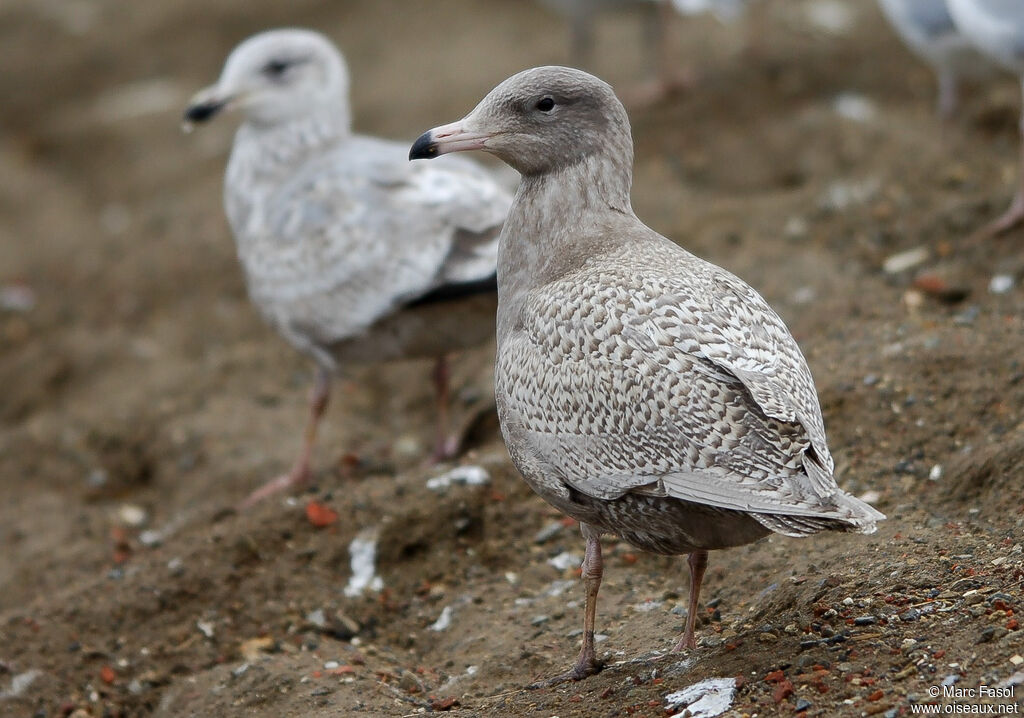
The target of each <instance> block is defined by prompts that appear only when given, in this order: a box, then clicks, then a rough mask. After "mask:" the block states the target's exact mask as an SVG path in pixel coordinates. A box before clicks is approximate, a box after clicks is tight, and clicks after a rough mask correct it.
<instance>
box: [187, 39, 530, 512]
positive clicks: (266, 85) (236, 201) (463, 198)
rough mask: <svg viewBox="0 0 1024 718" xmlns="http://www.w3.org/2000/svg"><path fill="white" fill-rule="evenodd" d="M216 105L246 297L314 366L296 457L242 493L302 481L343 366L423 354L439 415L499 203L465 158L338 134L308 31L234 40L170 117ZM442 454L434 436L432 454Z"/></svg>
mask: <svg viewBox="0 0 1024 718" xmlns="http://www.w3.org/2000/svg"><path fill="white" fill-rule="evenodd" d="M226 109H237V110H238V111H240V112H241V114H242V116H243V121H242V124H241V126H240V127H239V129H238V131H237V133H236V135H235V141H234V146H233V149H232V151H231V158H230V160H229V162H228V167H227V174H226V178H225V187H224V205H225V209H226V211H227V216H228V220H229V223H230V225H231V229H232V231H233V233H234V236H235V242H236V245H237V249H238V257H239V260H240V262H241V265H242V269H243V271H244V274H245V280H246V285H247V288H248V291H249V296H250V298H251V299H252V301H253V303H254V304H255V305H256V307H257V308H258V309H259V311H260V313H261V314H262V315H263V317H264V318H265V319H266V320H267V322H269V323H270V324H271V325H272V326H273V327H274V328H275V329H276V330H277V331H278V332H279V333H280V334H281V335H282V336H283V337H284V338H285V339H287V340H288V341H289V342H290V343H291V344H292V346H294V347H295V348H296V349H298V350H299V351H301V352H303V353H305V354H307V355H308V356H310V357H311V358H312V359H313V360H314V361H315V362H316V366H317V379H316V385H315V388H314V390H313V392H312V396H311V401H310V413H309V420H308V423H307V429H306V433H305V437H304V441H303V446H302V451H301V453H300V455H299V457H298V459H297V461H296V462H295V465H294V467H293V468H292V470H291V471H290V472H289V473H288V474H287V475H285V476H283V477H281V478H280V479H278V480H277V481H275V482H272V483H271V484H268V485H267V486H266V487H264V489H261V490H260V491H257V492H256V493H255V494H253V495H252V496H251V497H250V499H249V502H251V501H254V500H257V499H259V498H262V497H263V496H265V495H267V494H268V493H272V492H273V491H276V490H279V489H281V488H285V487H289V486H293V485H296V484H301V483H303V482H305V481H306V480H307V479H308V477H309V473H310V452H311V449H312V445H313V441H314V438H315V433H316V426H317V423H318V420H319V418H320V416H321V414H322V412H323V410H324V408H325V406H326V403H327V399H328V395H329V385H330V378H331V376H332V374H333V373H334V372H335V371H336V370H337V369H338V368H339V367H340V366H342V365H344V364H346V363H349V362H363V363H366V362H380V361H387V360H390V359H398V358H410V357H436V358H439V359H440V360H441V363H440V364H439V369H438V371H437V372H436V374H435V378H436V380H437V384H438V389H439V406H440V408H441V411H442V413H443V412H444V411H446V409H445V407H446V401H447V397H446V391H447V381H446V374H445V369H444V364H443V357H444V356H445V354H446V353H448V352H451V351H453V350H457V349H461V348H465V347H468V346H473V345H475V344H478V343H481V342H483V341H485V340H486V339H487V338H488V337H490V336H493V331H494V326H493V325H494V310H495V306H496V294H495V263H496V256H497V237H498V234H499V232H500V229H501V225H502V222H503V221H504V219H505V214H506V212H507V210H508V207H509V204H510V202H511V196H510V194H509V192H508V191H507V190H506V189H504V188H503V187H502V186H501V184H499V182H498V181H496V179H495V178H494V177H492V176H491V175H490V174H489V173H488V172H487V171H485V170H484V169H483V168H481V167H479V166H478V165H476V164H474V163H472V162H467V161H460V162H454V163H448V164H445V165H443V166H437V167H425V166H412V165H410V164H409V163H408V162H407V161H406V158H405V156H406V149H405V148H406V146H405V145H403V144H400V143H397V142H390V141H386V140H381V139H377V138H373V137H366V136H361V135H357V134H354V133H353V132H352V129H351V120H350V110H349V98H348V71H347V69H346V66H345V62H344V60H343V58H342V56H341V53H340V52H339V51H338V50H337V48H336V47H335V46H334V45H333V44H332V43H331V42H330V41H329V40H328V39H327V38H325V37H324V36H322V35H320V34H318V33H315V32H312V31H309V30H300V29H280V30H271V31H268V32H264V33H261V34H259V35H255V36H253V37H251V38H249V39H247V40H246V41H245V42H243V43H242V44H241V45H239V46H238V47H237V48H235V50H234V51H232V53H231V54H230V56H229V57H228V59H227V62H226V63H225V65H224V69H223V71H222V73H221V76H220V78H219V79H218V81H217V82H216V84H214V85H212V86H210V87H208V88H206V89H204V90H202V91H200V92H199V93H198V94H197V95H196V96H195V97H194V98H193V99H192V101H191V103H190V104H189V107H188V108H187V110H186V111H185V120H186V122H189V123H195V122H202V121H206V120H209V119H210V118H212V117H214V116H216V115H218V114H220V113H221V112H222V111H224V110H226ZM456 159H462V158H456ZM445 423H446V422H445V421H444V420H443V416H442V417H441V420H440V421H439V422H438V424H439V428H440V430H441V431H444V424H445ZM452 448H453V447H452V446H451V442H450V440H449V437H445V436H444V435H443V434H440V435H439V445H438V452H439V453H441V454H444V453H450V451H451V449H452Z"/></svg>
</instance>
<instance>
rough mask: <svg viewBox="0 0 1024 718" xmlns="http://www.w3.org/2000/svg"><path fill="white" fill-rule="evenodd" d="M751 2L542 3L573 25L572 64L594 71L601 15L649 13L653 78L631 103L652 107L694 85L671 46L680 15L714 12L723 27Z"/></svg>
mask: <svg viewBox="0 0 1024 718" xmlns="http://www.w3.org/2000/svg"><path fill="white" fill-rule="evenodd" d="M747 2H748V0H541V4H543V5H545V6H547V7H548V8H550V9H551V10H554V11H555V12H557V13H559V14H561V15H563V16H564V17H565V18H566V20H567V21H568V23H569V33H570V34H569V37H570V51H569V56H570V59H571V61H572V62H573V63H574V64H575V65H577V66H579V67H589V66H590V65H591V64H592V60H593V53H594V51H595V50H594V34H595V33H594V25H595V20H596V16H597V15H598V13H601V12H605V11H625V10H637V11H639V12H643V13H644V23H643V37H642V38H641V40H640V41H641V43H642V44H643V51H644V56H645V58H646V63H647V73H648V79H647V80H646V81H645V82H644V83H643V84H642V85H640V86H638V87H635V88H633V89H632V91H631V93H630V94H631V104H634V105H641V106H642V105H648V104H651V103H653V102H656V101H658V100H661V99H663V98H664V97H666V96H667V95H669V94H671V93H673V92H675V91H677V90H679V89H680V88H683V87H685V86H687V85H689V84H691V79H690V75H691V74H692V73H690V72H689V71H686V70H682V71H680V70H679V69H678V68H677V67H676V63H678V62H679V59H678V58H677V57H675V48H674V47H673V45H674V43H673V42H672V34H673V33H672V31H671V28H672V24H673V21H674V19H675V18H674V15H675V14H677V13H678V14H681V15H687V16H688V15H698V14H701V13H706V12H707V13H711V14H713V15H714V16H715V17H716V18H718V19H719V20H720V21H722V22H731V21H733V20H735V19H736V18H738V17H739V16H740V15H741V14H742V12H743V9H744V7H745V6H746V4H747Z"/></svg>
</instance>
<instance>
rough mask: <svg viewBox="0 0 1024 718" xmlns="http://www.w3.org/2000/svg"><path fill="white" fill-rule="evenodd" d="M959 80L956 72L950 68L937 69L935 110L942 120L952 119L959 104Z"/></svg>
mask: <svg viewBox="0 0 1024 718" xmlns="http://www.w3.org/2000/svg"><path fill="white" fill-rule="evenodd" d="M959 89H960V88H959V82H958V80H957V77H956V74H955V73H954V72H952V71H951V70H948V69H945V70H941V71H939V99H938V106H937V111H938V115H939V118H940V119H942V120H944V121H947V122H948V121H949V120H952V119H953V113H955V112H956V108H957V105H958V104H959V94H960V93H959Z"/></svg>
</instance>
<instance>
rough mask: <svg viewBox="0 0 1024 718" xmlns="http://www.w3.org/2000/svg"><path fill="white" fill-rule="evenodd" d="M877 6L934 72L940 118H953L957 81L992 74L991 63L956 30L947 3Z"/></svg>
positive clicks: (900, 0) (926, 0)
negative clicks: (936, 80) (936, 82)
mask: <svg viewBox="0 0 1024 718" xmlns="http://www.w3.org/2000/svg"><path fill="white" fill-rule="evenodd" d="M878 4H879V6H880V7H881V9H882V13H883V14H884V15H885V17H886V18H887V19H888V20H889V22H890V24H891V25H892V26H893V28H894V29H895V30H896V32H897V33H898V34H899V36H900V37H901V38H902V39H903V42H904V43H905V44H906V45H907V47H909V48H910V49H911V50H913V51H914V53H916V54H917V55H918V56H919V57H920V58H921V59H923V60H924V61H925V62H927V63H928V64H929V65H931V66H932V68H933V69H934V70H935V75H936V78H937V79H938V84H939V92H938V103H937V105H938V111H939V115H941V116H942V117H944V118H948V117H950V116H952V114H953V112H954V110H955V109H956V106H957V99H958V97H957V96H958V91H959V84H960V80H961V79H964V78H967V79H970V78H978V77H981V76H983V75H985V74H987V73H989V72H991V68H992V63H991V62H990V61H989V60H987V59H986V58H985V57H984V56H983V55H982V54H981V53H980V52H978V50H977V49H976V48H975V47H974V45H972V44H971V42H970V40H968V39H967V38H966V37H964V35H963V34H962V33H961V32H960V31H959V30H958V29H957V27H956V25H955V24H954V22H953V16H952V15H950V13H949V7H948V5H947V0H878Z"/></svg>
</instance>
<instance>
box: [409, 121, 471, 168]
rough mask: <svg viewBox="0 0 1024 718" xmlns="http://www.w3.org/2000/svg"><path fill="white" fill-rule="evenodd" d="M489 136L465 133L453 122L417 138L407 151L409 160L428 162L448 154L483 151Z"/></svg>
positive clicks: (457, 123) (458, 123)
mask: <svg viewBox="0 0 1024 718" xmlns="http://www.w3.org/2000/svg"><path fill="white" fill-rule="evenodd" d="M489 137H490V135H486V134H483V133H480V132H467V131H466V130H465V129H464V128H463V126H462V122H453V123H452V124H450V125H442V126H441V127H435V128H434V129H432V130H428V131H427V132H424V133H423V134H422V135H420V136H419V139H417V140H416V141H415V142H413V144H412V149H410V150H409V159H411V160H429V159H432V158H434V157H438V156H440V155H443V154H447V153H449V152H466V151H468V150H482V149H485V143H486V142H487V140H488V138H489Z"/></svg>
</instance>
